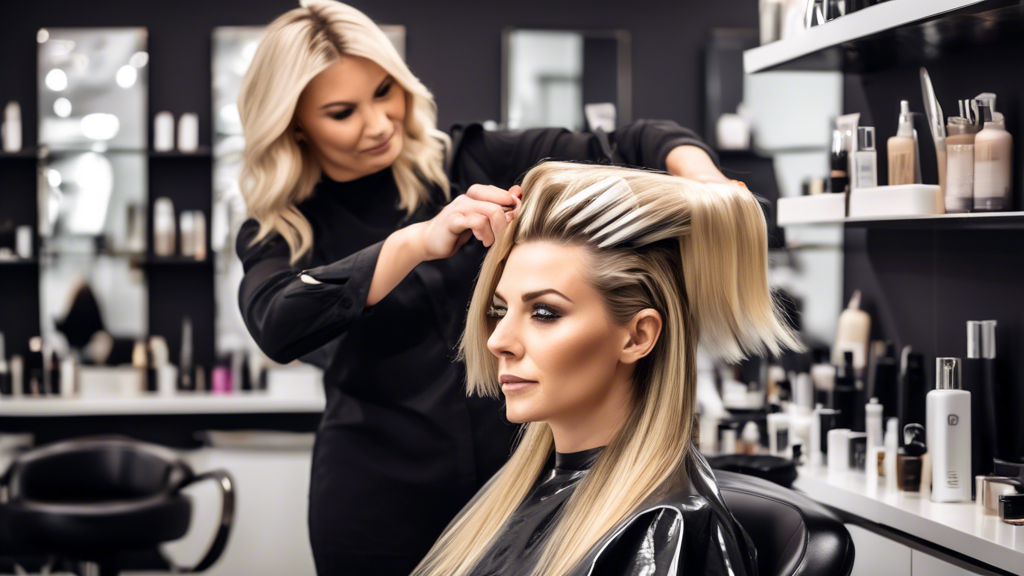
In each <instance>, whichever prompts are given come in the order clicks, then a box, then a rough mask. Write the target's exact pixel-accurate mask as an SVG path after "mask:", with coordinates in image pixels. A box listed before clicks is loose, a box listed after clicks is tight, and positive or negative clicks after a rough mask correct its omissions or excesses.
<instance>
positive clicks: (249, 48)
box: [242, 41, 260, 68]
mask: <svg viewBox="0 0 1024 576" xmlns="http://www.w3.org/2000/svg"><path fill="white" fill-rule="evenodd" d="M259 45H260V43H259V41H255V42H249V43H248V44H246V45H245V46H244V47H243V48H242V61H243V62H245V67H246V68H248V67H249V64H250V63H251V62H252V59H253V57H254V56H256V48H258V47H259Z"/></svg>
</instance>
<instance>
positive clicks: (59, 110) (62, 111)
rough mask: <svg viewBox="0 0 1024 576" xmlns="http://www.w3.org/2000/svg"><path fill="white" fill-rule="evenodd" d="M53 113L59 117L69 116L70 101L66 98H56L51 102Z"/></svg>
mask: <svg viewBox="0 0 1024 576" xmlns="http://www.w3.org/2000/svg"><path fill="white" fill-rule="evenodd" d="M53 113H54V114H56V115H57V116H60V117H61V118H67V117H68V116H71V101H70V100H68V99H67V98H57V100H56V101H55V102H54V103H53Z"/></svg>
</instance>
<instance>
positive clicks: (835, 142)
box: [828, 130, 850, 194]
mask: <svg viewBox="0 0 1024 576" xmlns="http://www.w3.org/2000/svg"><path fill="white" fill-rule="evenodd" d="M829 158H830V164H831V169H832V171H831V172H829V175H828V191H829V192H835V193H837V194H838V193H842V192H846V189H847V188H848V187H849V185H850V176H849V174H848V173H847V170H849V163H848V161H847V158H848V155H847V153H846V147H845V146H844V145H843V133H842V131H841V130H833V131H832V154H831V155H830V156H829Z"/></svg>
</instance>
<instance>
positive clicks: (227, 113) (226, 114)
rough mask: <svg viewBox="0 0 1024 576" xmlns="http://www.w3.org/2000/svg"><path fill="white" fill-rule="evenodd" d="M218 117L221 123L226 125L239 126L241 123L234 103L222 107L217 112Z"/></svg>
mask: <svg viewBox="0 0 1024 576" xmlns="http://www.w3.org/2000/svg"><path fill="white" fill-rule="evenodd" d="M219 115H220V119H221V121H223V122H224V123H226V124H231V125H234V124H241V122H242V117H241V116H239V115H238V104H235V103H234V102H232V103H231V104H227V105H225V106H222V107H221V109H220V110H219Z"/></svg>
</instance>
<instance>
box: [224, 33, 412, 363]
mask: <svg viewBox="0 0 1024 576" xmlns="http://www.w3.org/2000/svg"><path fill="white" fill-rule="evenodd" d="M381 29H382V30H384V33H385V34H386V35H387V37H388V39H390V40H391V42H392V44H394V46H395V48H396V49H397V50H398V53H399V54H400V55H401V56H402V58H403V59H404V58H405V44H406V42H405V27H404V26H397V25H385V26H381ZM265 31H266V28H265V27H263V26H222V27H217V28H214V30H213V48H212V50H213V54H212V63H211V65H212V82H213V86H212V89H213V94H212V103H213V114H212V117H213V209H212V212H211V214H212V215H213V218H212V220H213V221H212V223H211V230H210V245H211V248H212V250H213V252H214V255H215V258H214V261H215V265H216V271H215V277H214V289H215V291H216V295H215V307H216V328H215V330H216V343H215V350H216V354H217V355H218V356H219V355H221V354H227V353H230V352H233V351H236V350H240V349H245V350H247V351H250V352H255V351H256V349H257V347H256V343H255V342H254V341H253V340H252V337H251V336H250V335H249V331H248V329H247V328H246V327H245V323H244V321H243V320H242V315H241V312H240V311H239V308H238V286H239V283H240V282H241V280H242V275H243V270H242V264H241V262H239V260H238V255H237V254H236V253H235V243H234V242H235V237H236V236H237V235H238V229H239V227H241V225H242V223H243V222H244V221H245V220H246V208H245V200H244V199H243V198H242V192H241V189H240V188H239V187H238V175H239V172H240V171H241V168H242V153H243V151H244V149H245V138H244V135H243V133H242V122H241V118H240V117H239V115H238V92H239V90H240V88H241V86H242V79H243V78H244V77H245V73H246V71H247V70H248V69H249V64H250V63H251V62H252V58H253V56H254V55H255V54H256V48H257V46H258V45H259V42H260V40H261V39H262V38H263V34H264V32H265Z"/></svg>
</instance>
